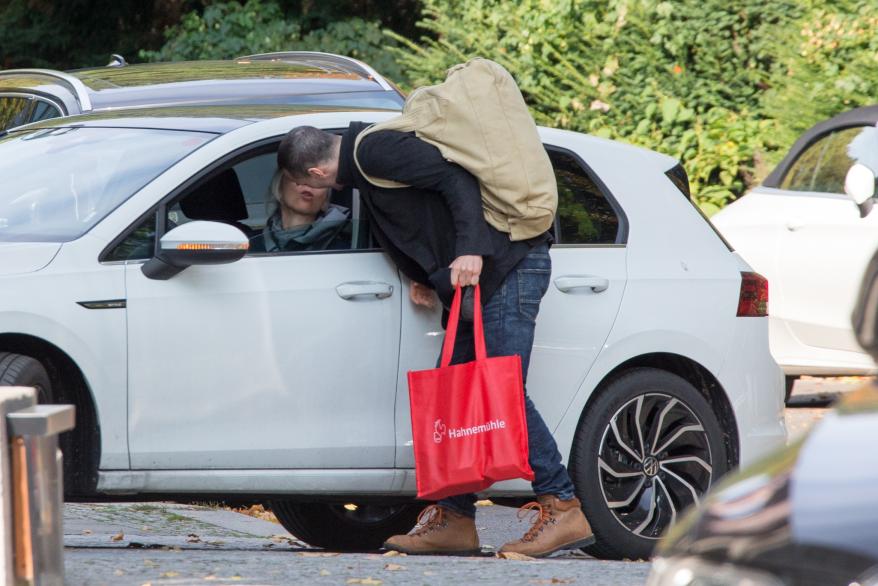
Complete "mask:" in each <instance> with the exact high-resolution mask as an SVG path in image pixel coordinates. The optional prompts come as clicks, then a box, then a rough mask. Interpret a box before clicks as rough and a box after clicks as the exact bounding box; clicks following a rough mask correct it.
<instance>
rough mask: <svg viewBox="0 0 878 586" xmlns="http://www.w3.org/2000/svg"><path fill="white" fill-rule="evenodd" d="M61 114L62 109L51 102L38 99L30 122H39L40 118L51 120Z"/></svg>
mask: <svg viewBox="0 0 878 586" xmlns="http://www.w3.org/2000/svg"><path fill="white" fill-rule="evenodd" d="M60 115H61V111H60V110H58V108H56V107H55V106H53V105H52V104H50V103H49V102H44V101H42V100H37V101H36V103H35V104H34V110H33V112H31V114H30V118H29V119H28V122H37V121H39V120H49V119H50V118H57V117H59V116H60Z"/></svg>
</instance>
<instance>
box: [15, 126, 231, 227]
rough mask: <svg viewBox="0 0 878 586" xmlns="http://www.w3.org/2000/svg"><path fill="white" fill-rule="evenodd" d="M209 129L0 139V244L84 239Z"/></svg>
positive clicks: (78, 131)
mask: <svg viewBox="0 0 878 586" xmlns="http://www.w3.org/2000/svg"><path fill="white" fill-rule="evenodd" d="M215 136H216V135H215V134H212V133H202V132H189V131H179V130H159V129H147V128H105V127H88V126H82V127H60V128H47V129H38V130H23V131H22V130H19V131H14V132H11V133H9V134H8V135H7V136H5V137H2V138H0V177H3V188H2V189H0V241H6V242H35V241H36V242H67V241H70V240H74V239H76V238H79V237H80V236H82V235H83V234H85V233H86V232H87V231H88V230H90V229H91V228H92V226H94V225H95V224H97V223H98V222H100V221H101V220H102V219H104V218H105V217H106V216H107V214H109V213H110V212H112V211H113V210H115V209H116V208H117V207H118V206H119V205H120V204H122V203H123V202H124V201H125V200H127V199H128V198H129V197H131V196H132V195H134V194H135V193H137V192H138V191H140V189H142V188H143V187H144V186H145V185H147V184H148V183H150V182H151V181H152V180H153V179H154V178H155V177H157V176H158V175H160V174H161V173H162V172H164V171H165V170H167V169H168V168H169V167H171V166H172V165H174V163H176V162H177V161H179V160H180V159H182V158H183V157H185V156H186V155H188V154H189V153H191V152H192V151H194V150H195V149H197V148H198V147H200V146H201V145H203V144H205V143H206V142H208V141H210V140H211V139H213V138H214V137H215Z"/></svg>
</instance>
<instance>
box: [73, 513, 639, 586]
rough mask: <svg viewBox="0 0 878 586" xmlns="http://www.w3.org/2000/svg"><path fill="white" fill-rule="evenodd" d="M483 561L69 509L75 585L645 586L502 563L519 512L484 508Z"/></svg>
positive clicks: (573, 557) (240, 521) (607, 568)
mask: <svg viewBox="0 0 878 586" xmlns="http://www.w3.org/2000/svg"><path fill="white" fill-rule="evenodd" d="M478 525H479V533H480V535H481V537H482V543H483V546H485V547H484V556H483V557H479V558H444V557H410V556H399V555H397V556H388V555H381V554H378V553H375V554H344V555H341V554H338V553H334V552H325V551H322V550H316V549H311V548H309V547H308V546H306V545H305V544H303V543H300V542H298V541H297V540H296V539H295V538H293V537H292V536H291V535H289V534H288V533H286V532H285V531H283V529H282V528H281V527H280V526H279V525H276V524H274V523H270V522H268V521H261V520H259V519H254V518H252V517H247V516H244V515H240V514H237V513H232V512H228V511H221V510H219V511H218V510H211V509H207V508H204V507H195V506H189V505H178V504H169V503H148V504H143V503H137V504H100V505H97V504H75V503H68V504H67V505H66V507H65V529H64V533H65V536H64V544H65V546H66V548H65V567H66V580H67V583H68V584H75V585H80V584H82V585H86V584H88V585H92V584H93V585H103V584H106V585H117V584H118V585H124V584H132V585H142V584H154V585H158V584H168V585H170V584H174V585H179V584H252V585H257V584H258V585H262V584H343V585H347V584H367V585H373V586H378V585H380V584H388V585H389V584H406V585H409V584H450V583H457V584H469V583H479V584H497V585H503V586H506V585H508V584H586V583H587V584H592V585H608V586H609V585H616V584H632V585H633V584H643V583H644V581H645V579H646V575H647V574H648V572H649V564H648V563H645V562H605V561H600V560H595V559H593V558H590V557H588V556H586V555H585V554H582V553H580V552H575V553H572V552H571V553H566V554H564V555H560V556H557V557H553V558H550V559H548V560H540V561H518V560H504V559H497V558H496V557H494V555H493V550H494V548H496V547H499V545H502V543H504V542H505V541H506V540H508V539H511V538H512V537H513V536H516V534H518V533H520V532H523V531H524V528H525V526H524V525H523V524H521V525H520V524H518V523H517V522H516V517H515V510H514V509H510V508H507V507H499V506H487V507H480V509H479V516H478Z"/></svg>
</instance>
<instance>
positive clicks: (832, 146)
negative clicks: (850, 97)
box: [813, 126, 878, 193]
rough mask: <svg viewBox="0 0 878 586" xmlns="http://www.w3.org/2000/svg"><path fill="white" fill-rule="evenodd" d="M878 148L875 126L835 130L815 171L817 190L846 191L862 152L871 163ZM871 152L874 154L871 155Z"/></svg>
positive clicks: (814, 188) (865, 161)
mask: <svg viewBox="0 0 878 586" xmlns="http://www.w3.org/2000/svg"><path fill="white" fill-rule="evenodd" d="M876 150H878V144H876V129H875V128H874V127H871V126H867V127H856V128H846V129H845V130H840V131H838V132H835V133H833V135H832V140H830V141H829V144H828V145H827V147H826V150H825V151H824V153H823V158H822V159H821V160H820V165H819V166H818V168H817V170H816V172H815V173H814V186H813V190H814V191H820V192H823V193H844V178H845V175H847V172H848V169H850V168H851V166H852V165H853V164H854V163H856V162H857V160H858V159H859V158H860V157H861V156H862V157H863V158H864V159H865V160H864V161H863V162H864V163H867V164H868V162H867V160H868V159H874V153H875V151H876ZM870 153H871V155H872V156H870Z"/></svg>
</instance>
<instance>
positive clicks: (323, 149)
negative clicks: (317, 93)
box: [277, 126, 335, 177]
mask: <svg viewBox="0 0 878 586" xmlns="http://www.w3.org/2000/svg"><path fill="white" fill-rule="evenodd" d="M334 138H335V136H334V135H332V134H330V133H328V132H324V131H322V130H320V129H319V128H314V127H313V126H297V127H296V128H293V129H292V130H290V131H289V132H288V133H287V135H286V136H285V137H284V139H283V140H282V141H281V142H280V147H279V148H278V149H277V166H278V168H280V169H283V170H285V171H286V172H287V173H289V174H290V175H292V176H293V177H307V175H308V169H310V168H312V167H317V166H319V165H322V164H323V163H325V162H327V161H328V160H330V159H331V158H332V154H333V153H332V146H333V139H334Z"/></svg>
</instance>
